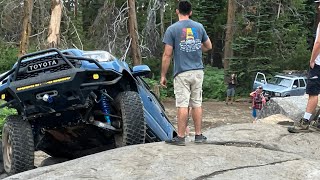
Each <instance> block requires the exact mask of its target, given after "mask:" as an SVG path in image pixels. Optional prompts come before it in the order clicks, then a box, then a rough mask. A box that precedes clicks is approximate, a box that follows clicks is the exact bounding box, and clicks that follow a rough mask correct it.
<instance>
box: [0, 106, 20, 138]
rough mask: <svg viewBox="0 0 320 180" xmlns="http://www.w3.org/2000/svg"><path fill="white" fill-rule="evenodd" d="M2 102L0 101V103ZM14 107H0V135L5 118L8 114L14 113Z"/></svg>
mask: <svg viewBox="0 0 320 180" xmlns="http://www.w3.org/2000/svg"><path fill="white" fill-rule="evenodd" d="M1 104H2V103H1ZM16 113H17V112H16V110H15V109H9V108H7V107H5V108H3V109H0V136H1V135H2V127H3V125H4V123H5V118H6V117H7V116H9V115H13V114H16Z"/></svg>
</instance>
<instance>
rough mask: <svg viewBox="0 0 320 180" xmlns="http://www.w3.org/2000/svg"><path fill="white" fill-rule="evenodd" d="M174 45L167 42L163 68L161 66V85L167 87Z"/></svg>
mask: <svg viewBox="0 0 320 180" xmlns="http://www.w3.org/2000/svg"><path fill="white" fill-rule="evenodd" d="M172 52H173V47H172V46H170V45H168V44H166V45H165V47H164V52H163V56H162V68H161V80H160V85H161V86H164V87H166V84H167V78H166V75H167V72H168V69H169V66H170V60H171V57H172Z"/></svg>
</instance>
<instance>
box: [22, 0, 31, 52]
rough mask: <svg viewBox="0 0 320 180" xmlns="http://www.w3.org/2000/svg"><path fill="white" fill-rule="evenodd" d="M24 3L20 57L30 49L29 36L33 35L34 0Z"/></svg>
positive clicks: (25, 0) (26, 0) (27, 0)
mask: <svg viewBox="0 0 320 180" xmlns="http://www.w3.org/2000/svg"><path fill="white" fill-rule="evenodd" d="M23 3H24V7H23V9H24V16H23V23H22V32H21V40H20V50H19V57H20V56H23V55H25V54H26V53H27V51H28V46H29V36H30V35H31V19H32V9H33V0H24V2H23Z"/></svg>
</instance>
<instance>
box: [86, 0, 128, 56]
mask: <svg viewBox="0 0 320 180" xmlns="http://www.w3.org/2000/svg"><path fill="white" fill-rule="evenodd" d="M127 14H128V6H127V2H125V3H124V4H123V5H122V6H121V7H119V8H118V7H116V5H115V2H114V1H112V2H108V1H106V2H105V3H104V5H103V7H101V8H100V9H99V11H98V15H97V16H96V19H95V20H94V22H93V24H92V26H91V28H90V31H89V32H90V34H89V36H90V38H91V39H92V40H93V42H94V46H95V48H96V49H103V50H107V51H109V52H110V53H112V54H115V55H117V56H122V55H123V54H125V52H126V50H127V49H128V47H129V44H130V43H129V42H130V38H129V35H128V34H129V33H128V26H127V25H128V17H127Z"/></svg>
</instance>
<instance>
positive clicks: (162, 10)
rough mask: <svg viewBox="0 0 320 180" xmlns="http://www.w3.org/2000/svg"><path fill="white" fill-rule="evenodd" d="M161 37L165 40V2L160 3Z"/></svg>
mask: <svg viewBox="0 0 320 180" xmlns="http://www.w3.org/2000/svg"><path fill="white" fill-rule="evenodd" d="M160 4H161V5H160V35H161V40H162V39H163V36H164V20H163V19H164V4H165V2H164V1H163V0H161V1H160Z"/></svg>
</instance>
